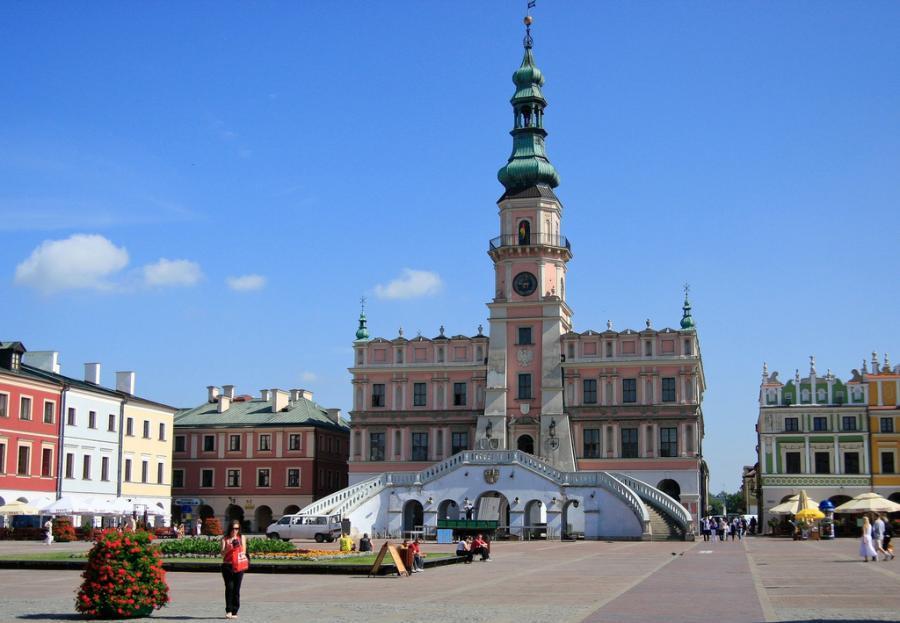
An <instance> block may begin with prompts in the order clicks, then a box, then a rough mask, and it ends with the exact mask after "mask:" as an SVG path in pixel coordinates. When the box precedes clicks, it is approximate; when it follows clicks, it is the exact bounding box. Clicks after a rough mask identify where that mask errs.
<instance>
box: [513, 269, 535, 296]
mask: <svg viewBox="0 0 900 623" xmlns="http://www.w3.org/2000/svg"><path fill="white" fill-rule="evenodd" d="M513 289H514V290H515V291H516V294H518V295H519V296H528V295H530V294H532V293H533V292H534V291H535V290H536V289H537V278H536V277H535V276H534V275H532V274H531V273H529V272H523V273H519V274H518V275H516V278H515V279H514V280H513Z"/></svg>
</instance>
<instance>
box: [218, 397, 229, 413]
mask: <svg viewBox="0 0 900 623" xmlns="http://www.w3.org/2000/svg"><path fill="white" fill-rule="evenodd" d="M229 407H231V398H229V397H228V394H222V395H221V396H219V405H218V407H217V409H218V411H219V413H224V412H225V411H228V409H229Z"/></svg>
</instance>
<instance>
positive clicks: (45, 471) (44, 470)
mask: <svg viewBox="0 0 900 623" xmlns="http://www.w3.org/2000/svg"><path fill="white" fill-rule="evenodd" d="M2 450H4V451H5V450H6V448H5V447H4V448H2ZM4 451H0V472H3V471H4V469H3V465H4V464H5V463H6V452H4ZM41 476H43V477H44V478H52V477H53V450H52V449H50V448H44V450H43V451H42V452H41Z"/></svg>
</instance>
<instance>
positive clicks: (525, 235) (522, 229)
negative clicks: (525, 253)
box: [519, 219, 531, 245]
mask: <svg viewBox="0 0 900 623" xmlns="http://www.w3.org/2000/svg"><path fill="white" fill-rule="evenodd" d="M519 244H520V245H528V244H531V223H529V222H528V221H527V220H525V219H523V220H521V221H519Z"/></svg>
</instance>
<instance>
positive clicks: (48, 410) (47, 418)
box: [44, 400, 53, 424]
mask: <svg viewBox="0 0 900 623" xmlns="http://www.w3.org/2000/svg"><path fill="white" fill-rule="evenodd" d="M44 424H53V403H52V402H50V401H49V400H45V401H44Z"/></svg>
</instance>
